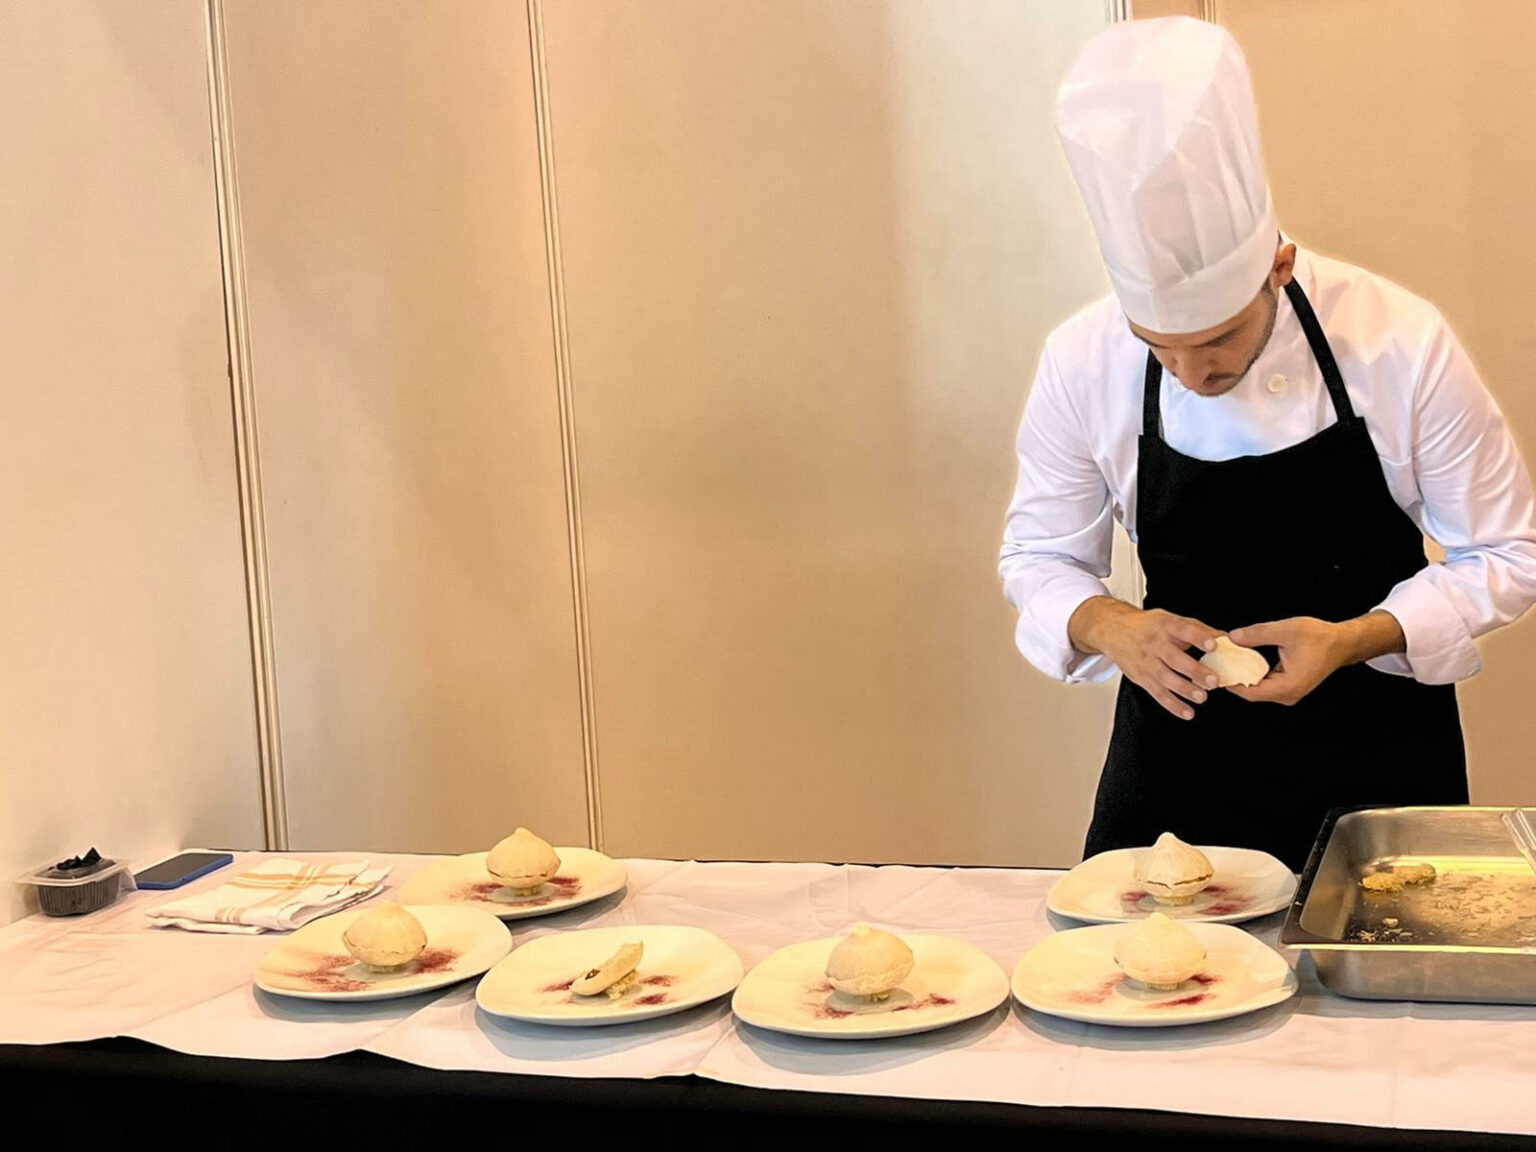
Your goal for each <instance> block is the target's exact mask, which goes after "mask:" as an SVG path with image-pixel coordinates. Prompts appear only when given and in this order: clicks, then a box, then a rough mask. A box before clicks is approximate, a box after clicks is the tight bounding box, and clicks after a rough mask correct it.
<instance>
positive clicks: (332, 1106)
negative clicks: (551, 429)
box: [0, 854, 1536, 1149]
mask: <svg viewBox="0 0 1536 1152" xmlns="http://www.w3.org/2000/svg"><path fill="white" fill-rule="evenodd" d="M304 855H305V856H306V858H311V857H310V855H309V854H304ZM313 858H321V857H319V856H316V857H313ZM376 858H377V857H376ZM390 859H391V860H392V861H393V863H394V864H395V866H396V871H395V873H394V874H393V875H392V876H391V883H392V884H397V883H399V882H400V881H402V880H404V879H405V878H406V877H407V876H408V875H409V874H410V873H411V872H412V871H413V870H414V869H415V868H418V867H420V866H421V864H422V863H423V862H424V861H425V859H426V858H423V857H392V858H390ZM248 862H249V861H248V860H241V861H237V865H236V866H237V867H239V866H240V864H242V863H248ZM629 866H630V871H631V883H630V886H629V889H628V890H627V892H626V893H624V894H621V895H619V896H615V897H611V898H609V899H607V900H604V901H600V902H598V903H596V904H594V905H591V906H589V907H587V908H585V909H576V910H572V911H571V912H567V913H563V914H561V915H559V916H554V917H548V918H543V919H540V920H532V921H521V922H515V923H514V924H513V925H512V926H511V927H512V930H513V933H514V939H515V942H516V943H521V942H523V941H524V940H526V939H529V938H532V937H533V936H536V935H542V934H544V933H547V932H550V931H558V930H561V929H568V928H571V927H575V926H577V925H597V924H606V923H647V922H648V923H664V922H674V923H676V922H682V923H694V924H698V925H700V926H701V927H705V928H708V929H709V930H711V931H713V932H715V933H716V934H717V935H719V936H721V937H722V938H723V939H725V940H726V941H727V942H728V943H730V944H732V946H733V947H735V948H736V949H737V950H738V951H739V952H740V953H741V954H742V957H743V959H744V960H745V961H746V963H747V964H748V965H749V966H750V965H751V964H753V963H756V962H757V961H758V960H760V959H762V958H763V957H764V956H765V955H767V953H768V952H770V951H772V950H773V948H775V947H778V946H780V945H782V944H784V943H787V942H791V941H793V940H796V939H805V938H808V937H811V936H818V935H828V934H831V933H834V932H836V931H839V930H841V929H843V928H845V927H846V926H847V924H848V923H849V922H851V921H852V920H854V919H860V918H864V919H871V920H876V921H880V922H883V923H886V924H889V925H891V926H893V927H895V928H897V929H898V930H903V929H904V930H909V931H910V930H917V929H923V930H927V931H940V932H944V931H949V932H955V933H957V934H963V935H964V936H966V938H967V939H970V940H971V941H972V942H973V943H975V944H977V945H978V946H979V947H981V948H982V949H983V950H984V951H987V952H988V953H989V954H991V955H992V956H993V957H994V958H995V959H997V960H998V961H999V962H1000V963H1001V964H1003V965H1004V967H1005V969H1009V970H1011V968H1012V966H1013V964H1014V963H1015V962H1016V961H1017V959H1018V957H1019V956H1020V955H1022V954H1023V952H1024V951H1025V950H1026V949H1027V948H1028V946H1029V945H1030V944H1031V943H1033V942H1034V941H1035V940H1038V939H1039V938H1041V937H1042V936H1043V935H1045V934H1046V933H1048V932H1049V931H1051V930H1052V928H1053V925H1052V924H1051V923H1050V919H1049V917H1048V915H1047V913H1046V912H1045V910H1044V896H1045V892H1046V891H1047V890H1048V888H1049V886H1050V884H1051V883H1052V882H1053V880H1054V879H1055V877H1056V875H1057V874H1056V873H1051V872H1043V871H1030V870H1008V869H931V868H905V867H890V868H863V867H833V866H830V865H820V864H764V865H750V864H698V863H692V862H675V861H674V862H669V861H631V862H629ZM217 881H218V877H217V876H213V877H209V878H207V879H205V880H203V881H199V882H198V883H200V884H207V885H209V886H211V885H213V884H215V883H217ZM165 898H166V897H165V894H162V893H136V894H134V895H133V896H131V897H128V898H126V899H125V900H123V901H120V902H119V903H118V904H117V905H115V906H114V907H113V908H110V909H107V910H105V911H104V912H102V913H99V914H97V916H94V917H88V918H85V919H82V920H79V921H46V920H41V919H32V920H28V921H23V922H21V923H19V924H15V925H11V926H9V927H7V928H5V929H0V965H4V970H5V971H6V972H7V973H8V974H9V975H8V977H7V979H6V980H4V981H3V982H0V1045H3V1046H0V1076H3V1077H4V1079H3V1081H0V1082H3V1083H5V1084H6V1085H7V1087H10V1088H12V1089H13V1090H19V1091H20V1093H22V1094H23V1096H22V1098H24V1099H26V1098H30V1099H32V1100H34V1101H36V1102H38V1103H45V1104H46V1105H48V1106H49V1108H50V1110H51V1109H52V1108H53V1107H55V1106H56V1107H58V1108H60V1109H67V1108H69V1107H70V1101H77V1102H78V1101H84V1100H89V1101H90V1102H91V1107H90V1110H89V1112H88V1113H81V1112H79V1111H78V1110H77V1112H76V1116H75V1120H76V1122H77V1123H78V1122H83V1121H82V1119H81V1117H86V1116H88V1117H90V1118H92V1119H94V1120H95V1121H97V1122H100V1123H102V1124H110V1123H112V1121H113V1120H114V1119H115V1118H121V1117H133V1118H134V1119H135V1121H136V1122H142V1121H143V1119H144V1116H145V1109H146V1107H148V1106H150V1102H151V1101H157V1102H163V1105H164V1106H165V1107H167V1108H170V1109H173V1110H174V1113H175V1115H176V1116H177V1117H178V1118H181V1117H185V1118H186V1122H187V1123H188V1124H195V1125H196V1128H195V1129H192V1128H189V1129H186V1130H187V1131H193V1130H196V1131H200V1132H205V1133H213V1132H217V1131H218V1130H219V1125H220V1124H224V1125H227V1124H228V1120H227V1118H228V1117H229V1116H242V1117H249V1116H252V1115H257V1114H260V1109H261V1108H274V1107H275V1108H277V1109H279V1110H280V1111H281V1112H282V1113H283V1114H291V1115H296V1116H298V1115H301V1116H303V1117H305V1118H306V1122H308V1123H312V1124H315V1125H318V1126H319V1127H321V1128H325V1127H326V1126H328V1125H340V1124H343V1123H345V1124H348V1125H363V1126H367V1125H370V1124H378V1125H380V1126H381V1129H384V1130H387V1129H388V1127H389V1126H390V1125H391V1124H393V1123H394V1120H395V1119H397V1118H399V1117H401V1116H408V1115H410V1114H411V1113H412V1111H413V1110H414V1111H415V1112H417V1113H420V1114H422V1115H425V1114H427V1113H435V1114H438V1115H441V1114H442V1112H441V1110H442V1109H443V1108H445V1107H448V1106H450V1105H451V1106H452V1107H453V1108H454V1109H455V1110H456V1111H455V1113H454V1114H455V1115H459V1114H462V1115H463V1116H464V1118H465V1119H466V1122H467V1121H468V1120H469V1118H471V1117H483V1118H484V1119H487V1120H493V1121H494V1120H499V1119H511V1118H514V1117H515V1118H516V1120H517V1123H518V1124H520V1125H521V1124H527V1123H535V1124H537V1123H549V1124H552V1125H558V1126H559V1128H560V1129H561V1130H562V1131H570V1130H572V1128H573V1127H576V1128H581V1127H592V1128H593V1129H594V1130H595V1129H597V1128H599V1127H605V1126H608V1125H611V1124H613V1123H614V1122H615V1120H618V1121H619V1122H620V1123H621V1124H622V1125H623V1128H622V1131H624V1132H625V1133H626V1134H628V1133H641V1132H646V1131H654V1132H661V1131H679V1130H692V1129H698V1130H700V1131H703V1130H704V1128H703V1127H702V1126H704V1125H713V1126H714V1130H715V1131H717V1132H718V1131H719V1125H720V1123H721V1122H722V1121H723V1120H725V1119H726V1118H731V1119H733V1120H735V1121H742V1122H745V1123H746V1124H747V1125H749V1127H744V1128H741V1131H750V1132H752V1133H753V1134H757V1133H759V1132H767V1131H769V1130H776V1131H779V1132H784V1133H789V1132H792V1131H793V1130H795V1129H796V1128H797V1127H799V1128H803V1127H805V1126H806V1125H808V1124H811V1123H813V1122H814V1124H815V1126H816V1128H817V1130H818V1133H821V1132H827V1131H835V1130H838V1129H847V1131H848V1133H849V1134H850V1135H858V1134H864V1133H869V1132H872V1131H874V1130H875V1129H876V1128H878V1127H880V1126H882V1125H884V1126H889V1127H891V1128H892V1129H893V1130H895V1131H899V1132H902V1133H904V1134H907V1133H912V1132H917V1131H921V1130H923V1129H934V1130H938V1129H946V1130H947V1129H951V1128H956V1127H963V1128H965V1129H967V1130H975V1131H984V1132H998V1133H1002V1132H1005V1131H1012V1132H1014V1133H1015V1134H1019V1133H1027V1134H1029V1135H1030V1136H1031V1137H1033V1138H1058V1139H1061V1140H1063V1141H1065V1140H1072V1141H1074V1142H1076V1141H1080V1140H1081V1139H1082V1138H1083V1137H1085V1136H1092V1135H1111V1134H1121V1135H1124V1134H1127V1133H1130V1132H1134V1133H1135V1134H1136V1135H1137V1137H1138V1139H1139V1140H1143V1139H1144V1140H1150V1141H1152V1142H1153V1143H1154V1145H1155V1144H1156V1143H1157V1142H1158V1141H1162V1140H1169V1141H1171V1140H1172V1139H1173V1138H1174V1137H1177V1138H1178V1142H1179V1145H1180V1147H1182V1148H1186V1149H1187V1148H1188V1147H1189V1146H1190V1144H1191V1143H1193V1144H1194V1145H1195V1146H1200V1144H1201V1143H1202V1142H1203V1143H1205V1144H1207V1145H1208V1146H1212V1147H1214V1146H1216V1143H1217V1142H1218V1141H1219V1142H1221V1143H1223V1144H1225V1145H1230V1143H1231V1142H1232V1141H1233V1140H1234V1139H1237V1138H1239V1137H1241V1138H1243V1139H1245V1140H1249V1141H1252V1142H1257V1143H1259V1144H1260V1146H1271V1147H1280V1146H1285V1145H1287V1144H1291V1143H1296V1144H1300V1143H1305V1144H1306V1145H1307V1146H1309V1147H1318V1146H1325V1147H1326V1146H1333V1145H1339V1146H1342V1145H1344V1144H1346V1143H1348V1144H1350V1145H1356V1146H1365V1147H1402V1146H1403V1145H1404V1143H1405V1142H1406V1139H1405V1137H1406V1135H1407V1134H1406V1133H1404V1132H1403V1131H1401V1130H1400V1129H1403V1128H1412V1129H1416V1131H1414V1132H1413V1133H1412V1142H1413V1144H1414V1145H1415V1146H1423V1147H1458V1148H1485V1147H1487V1148H1491V1147H1508V1146H1511V1145H1512V1143H1513V1141H1512V1139H1511V1137H1512V1136H1514V1135H1516V1134H1521V1135H1526V1136H1529V1135H1531V1134H1533V1133H1536V1104H1532V1101H1536V1043H1532V1041H1533V1040H1536V1029H1532V1028H1531V1027H1530V1025H1531V1024H1532V1023H1536V1009H1530V1008H1503V1007H1479V1006H1465V1005H1464V1006H1451V1005H1409V1004H1372V1003H1362V1002H1355V1001H1348V1000H1344V999H1341V998H1338V997H1334V996H1332V995H1331V994H1329V993H1327V992H1326V991H1324V990H1322V989H1321V988H1320V987H1319V986H1318V985H1317V983H1316V980H1315V977H1313V976H1312V974H1311V972H1310V966H1309V965H1306V964H1303V966H1302V968H1301V970H1300V973H1299V975H1300V977H1301V984H1302V991H1301V994H1300V995H1299V996H1298V997H1297V998H1296V999H1294V1000H1293V1001H1291V1002H1289V1003H1288V1004H1286V1005H1282V1006H1279V1007H1277V1008H1274V1009H1269V1010H1266V1012H1264V1013H1261V1014H1258V1015H1256V1016H1253V1017H1249V1018H1244V1019H1240V1020H1234V1021H1226V1022H1221V1023H1218V1024H1212V1025H1203V1026H1200V1027H1198V1028H1189V1029H1172V1030H1161V1031H1159V1032H1157V1033H1147V1032H1136V1033H1126V1032H1121V1031H1117V1030H1113V1029H1106V1028H1100V1027H1094V1026H1088V1025H1079V1024H1070V1023H1065V1022H1060V1021H1052V1020H1049V1019H1045V1018H1036V1017H1034V1016H1033V1014H1030V1013H1027V1012H1025V1011H1023V1010H1022V1009H1019V1008H1017V1007H1016V1006H1012V1005H1009V1006H1007V1007H1005V1008H1001V1009H999V1010H998V1011H997V1012H996V1013H994V1014H993V1015H992V1016H990V1017H987V1018H984V1019H982V1020H979V1021H974V1022H972V1023H970V1024H967V1025H961V1026H959V1027H956V1028H953V1029H947V1030H945V1031H942V1032H937V1033H931V1034H928V1035H926V1036H918V1037H911V1038H904V1039H899V1040H885V1041H879V1042H877V1043H873V1044H853V1045H848V1044H844V1045H827V1044H823V1043H818V1042H815V1041H808V1040H797V1039H794V1038H789V1037H779V1036H776V1035H773V1034H768V1033H761V1032H758V1031H757V1030H755V1029H751V1028H747V1027H745V1026H738V1025H736V1024H735V1023H734V1021H733V1020H732V1018H731V1017H730V1015H729V1012H728V1011H727V1010H726V1008H725V1006H724V1005H723V1004H721V1005H715V1006H709V1007H704V1008H700V1009H695V1010H693V1011H691V1012H688V1013H683V1014H680V1015H678V1016H676V1017H669V1018H663V1019H660V1020H656V1021H650V1022H645V1023H641V1024H636V1025H630V1026H625V1027H624V1028H622V1029H602V1030H596V1031H595V1032H584V1033H582V1034H572V1033H571V1032H569V1031H565V1030H553V1029H541V1028H537V1027H534V1026H517V1025H505V1024H503V1023H502V1022H498V1021H494V1020H490V1019H488V1018H484V1017H482V1016H480V1014H479V1013H478V1012H477V1010H476V1009H475V1008H474V1005H473V995H472V994H473V988H472V985H463V986H459V987H457V988H454V989H451V990H449V991H447V992H444V993H441V994H429V995H426V996H420V997H412V998H409V999H407V1000H401V1001H385V1002H381V1003H378V1004H374V1005H368V1006H362V1005H340V1006H336V1005H314V1004H300V1005H294V1004H291V1003H287V1002H277V1001H276V1000H274V999H272V998H268V997H265V996H264V995H262V994H260V993H256V992H255V991H254V990H253V989H252V987H251V985H250V972H251V970H252V969H253V968H254V966H255V963H256V961H257V960H258V959H259V957H260V956H261V954H262V953H264V952H265V950H266V949H267V948H268V947H270V945H271V941H270V940H268V939H264V938H262V937H259V936H258V937H230V936H207V935H194V934H190V933H180V932H177V931H176V930H167V929H156V928H151V927H149V926H148V924H147V921H146V919H145V918H144V917H143V915H142V910H143V908H144V907H145V906H146V905H147V904H148V903H150V902H153V901H158V900H161V899H165ZM1277 930H1278V918H1277V917H1272V918H1269V919H1268V920H1266V921H1262V922H1259V924H1258V925H1257V932H1258V934H1259V935H1260V936H1267V937H1269V938H1270V939H1272V938H1273V936H1274V934H1275V933H1276V931H1277ZM64 1071H67V1072H68V1076H67V1077H64V1076H61V1075H60V1073H61V1072H64ZM893 1097H894V1098H893ZM172 1102H174V1103H172ZM385 1105H390V1106H388V1107H386V1106H385ZM1149 1109H1155V1110H1149ZM65 1114H68V1113H65ZM1456 1129H1489V1130H1492V1131H1495V1132H1500V1133H1502V1134H1503V1135H1501V1136H1493V1135H1486V1136H1484V1135H1475V1134H1473V1133H1472V1132H1465V1131H1455V1130H1456ZM1519 1143H1520V1145H1521V1146H1525V1147H1536V1142H1533V1141H1529V1140H1521V1141H1520V1142H1519ZM1139 1146H1140V1145H1138V1147H1139Z"/></svg>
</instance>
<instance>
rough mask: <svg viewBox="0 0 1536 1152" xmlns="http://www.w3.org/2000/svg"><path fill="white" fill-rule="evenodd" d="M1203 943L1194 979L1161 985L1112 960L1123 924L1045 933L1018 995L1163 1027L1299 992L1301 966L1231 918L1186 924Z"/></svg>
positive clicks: (1040, 1004)
mask: <svg viewBox="0 0 1536 1152" xmlns="http://www.w3.org/2000/svg"><path fill="white" fill-rule="evenodd" d="M1187 927H1188V928H1189V930H1190V931H1191V932H1193V933H1194V934H1195V935H1196V936H1198V937H1199V938H1200V942H1201V943H1202V944H1204V945H1205V951H1206V957H1205V966H1204V967H1203V968H1202V969H1201V970H1200V971H1199V972H1198V973H1196V975H1195V977H1194V978H1193V979H1191V980H1186V981H1185V982H1184V984H1183V985H1181V986H1180V987H1178V988H1175V989H1173V990H1172V991H1169V992H1158V991H1154V990H1153V989H1150V988H1147V987H1145V986H1144V985H1142V984H1139V983H1138V982H1137V981H1135V980H1129V979H1127V978H1126V977H1125V976H1124V975H1123V974H1122V973H1121V971H1120V968H1119V966H1118V965H1117V964H1116V963H1115V957H1114V947H1115V937H1116V936H1118V935H1119V934H1120V933H1121V932H1124V931H1125V930H1126V928H1125V926H1124V925H1123V924H1101V925H1097V926H1095V927H1092V928H1071V929H1068V930H1067V931H1065V932H1057V933H1055V934H1054V935H1051V936H1047V937H1046V938H1045V939H1044V940H1042V941H1040V943H1038V944H1036V945H1035V946H1034V947H1033V948H1031V949H1030V950H1029V951H1028V952H1027V953H1025V955H1024V959H1022V960H1020V961H1019V966H1018V968H1016V969H1015V970H1014V973H1013V995H1014V997H1015V998H1016V999H1017V1000H1018V1001H1019V1003H1020V1004H1023V1005H1024V1006H1025V1007H1026V1008H1030V1009H1033V1010H1034V1011H1036V1012H1044V1013H1046V1014H1048V1015H1051V1016H1062V1017H1065V1018H1066V1019H1068V1020H1081V1021H1084V1022H1085V1023H1088V1024H1117V1025H1122V1026H1127V1027H1134V1028H1162V1027H1168V1026H1171V1025H1174V1024H1202V1023H1205V1022H1206V1021H1208V1020H1224V1019H1226V1018H1227V1017H1228V1016H1241V1015H1243V1014H1244V1013H1245V1012H1257V1011H1258V1010H1259V1009H1260V1008H1268V1007H1269V1006H1270V1005H1271V1004H1278V1003H1280V1002H1281V1001H1282V1000H1288V999H1290V997H1292V996H1294V995H1295V994H1296V974H1295V973H1294V972H1292V971H1291V968H1290V965H1288V964H1287V963H1286V962H1285V960H1284V959H1283V958H1282V957H1281V956H1280V954H1279V953H1277V952H1275V951H1274V950H1273V949H1272V948H1269V947H1267V946H1266V945H1265V944H1264V943H1263V942H1262V941H1260V940H1257V939H1255V938H1254V937H1252V936H1250V935H1249V934H1248V933H1246V932H1244V931H1243V930H1242V929H1241V928H1233V927H1231V926H1230V925H1227V924H1200V923H1194V924H1190V925H1188V926H1187Z"/></svg>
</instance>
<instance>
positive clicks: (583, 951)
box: [475, 925, 741, 1028]
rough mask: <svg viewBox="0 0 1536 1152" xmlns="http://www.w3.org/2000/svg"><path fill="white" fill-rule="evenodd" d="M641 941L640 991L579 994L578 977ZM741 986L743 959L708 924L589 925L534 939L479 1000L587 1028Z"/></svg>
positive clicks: (542, 1020) (519, 1015) (496, 973)
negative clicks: (618, 994)
mask: <svg viewBox="0 0 1536 1152" xmlns="http://www.w3.org/2000/svg"><path fill="white" fill-rule="evenodd" d="M636 940H638V941H639V942H640V943H642V944H644V945H645V952H644V954H643V955H642V956H641V958H640V966H639V968H638V969H637V971H638V973H639V980H638V981H637V983H636V984H635V986H634V987H633V988H631V989H629V990H628V991H627V992H625V993H624V995H623V996H621V997H619V998H618V999H617V1000H609V999H608V998H607V997H606V996H576V995H573V994H572V992H571V990H570V988H571V983H572V981H574V980H575V979H576V978H577V977H578V976H580V975H581V974H582V973H584V972H587V971H589V970H590V969H592V968H595V967H597V965H599V964H601V963H602V962H603V961H604V960H606V959H608V957H610V956H612V955H613V954H614V953H615V952H617V951H618V950H619V948H620V947H622V946H623V945H625V944H628V943H631V942H632V941H636ZM739 983H741V957H739V956H737V955H736V953H735V952H733V951H732V950H731V948H730V946H729V945H728V944H726V943H725V941H723V940H721V939H720V938H719V937H718V936H714V935H712V934H711V933H709V932H706V931H704V929H702V928H685V927H672V926H669V925H645V926H638V927H635V926H632V927H627V928H626V927H619V928H587V929H584V930H582V931H577V932H561V933H559V934H558V935H554V936H543V937H540V938H539V939H537V940H530V941H529V942H528V943H527V944H524V945H523V946H522V947H521V948H518V949H517V950H516V951H515V952H513V953H512V955H510V956H508V957H507V958H506V959H505V960H503V961H502V962H501V963H500V964H498V965H496V967H494V968H492V969H491V970H490V971H489V972H487V973H486V975H485V978H484V979H483V980H481V981H480V987H479V988H477V989H476V990H475V1002H476V1003H478V1004H479V1005H480V1007H481V1008H483V1009H484V1010H485V1011H486V1012H489V1013H490V1014H491V1015H492V1016H506V1017H508V1018H510V1019H512V1020H529V1021H532V1022H534V1023H536V1024H555V1025H562V1026H566V1027H573V1028H580V1027H590V1026H593V1025H601V1024H627V1023H629V1022H630V1021H632V1020H649V1019H650V1018H652V1017H653V1016H666V1015H668V1014H669V1013H672V1012H681V1011H683V1009H685V1008H692V1007H694V1006H695V1005H697V1004H704V1003H707V1002H708V1001H710V1000H715V999H717V998H719V997H721V996H724V995H725V994H726V993H728V992H729V991H730V990H731V989H732V988H734V987H736V985H737V984H739Z"/></svg>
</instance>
